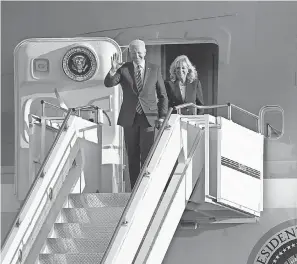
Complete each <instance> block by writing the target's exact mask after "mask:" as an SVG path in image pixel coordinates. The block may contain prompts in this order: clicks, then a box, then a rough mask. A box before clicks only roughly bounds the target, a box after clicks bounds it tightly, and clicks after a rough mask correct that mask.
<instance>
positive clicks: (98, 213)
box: [59, 207, 124, 226]
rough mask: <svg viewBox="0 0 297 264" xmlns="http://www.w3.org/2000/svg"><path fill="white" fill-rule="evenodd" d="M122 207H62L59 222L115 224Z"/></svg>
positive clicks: (122, 209)
mask: <svg viewBox="0 0 297 264" xmlns="http://www.w3.org/2000/svg"><path fill="white" fill-rule="evenodd" d="M123 211H124V207H102V208H63V209H62V210H61V215H60V216H61V217H60V221H59V223H84V224H96V225H102V226H110V225H113V224H117V223H118V222H119V220H120V218H121V215H122V213H123Z"/></svg>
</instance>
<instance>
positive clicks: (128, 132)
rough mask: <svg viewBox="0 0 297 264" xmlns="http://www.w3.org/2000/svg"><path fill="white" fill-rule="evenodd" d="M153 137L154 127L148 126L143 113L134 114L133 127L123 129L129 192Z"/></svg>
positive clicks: (152, 141)
mask: <svg viewBox="0 0 297 264" xmlns="http://www.w3.org/2000/svg"><path fill="white" fill-rule="evenodd" d="M154 135H155V134H154V127H152V126H150V124H149V122H148V121H147V118H146V116H145V114H144V113H142V114H138V113H136V114H135V119H134V122H133V125H132V126H129V127H124V137H125V143H126V150H127V154H128V161H129V173H130V183H131V190H132V189H133V187H134V185H135V183H136V181H137V178H138V176H139V173H140V169H141V167H142V165H143V164H144V162H145V160H146V158H147V156H148V153H149V151H150V149H151V147H152V145H153V143H154Z"/></svg>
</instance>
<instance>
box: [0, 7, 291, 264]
mask: <svg viewBox="0 0 297 264" xmlns="http://www.w3.org/2000/svg"><path fill="white" fill-rule="evenodd" d="M5 4H6V5H7V7H9V4H10V5H12V6H13V4H11V3H9V4H8V3H5ZM27 4H28V3H27ZM40 4H41V3H40ZM51 4H52V8H53V9H56V8H58V6H60V8H62V10H67V12H69V14H70V13H71V16H69V17H67V18H68V19H70V21H73V23H76V19H77V16H73V14H76V12H78V13H79V15H80V16H79V17H84V19H85V21H84V22H81V23H83V25H84V23H86V24H89V23H90V21H92V18H94V17H99V18H98V21H102V20H101V19H103V21H107V20H106V19H107V18H114V17H116V19H112V20H111V21H112V23H111V24H110V25H109V26H108V25H106V26H104V24H102V25H100V26H99V27H98V24H97V25H96V29H95V30H89V31H88V32H85V33H82V34H76V36H74V37H54V36H57V35H59V34H60V33H47V31H46V30H44V31H42V34H40V36H42V37H36V35H35V37H34V38H27V39H25V40H23V41H21V42H19V44H17V45H16V46H15V50H14V107H15V120H14V122H15V142H16V144H15V151H14V153H15V171H16V173H15V178H14V183H13V184H12V186H10V187H11V188H7V191H6V192H5V193H4V194H5V196H4V198H5V201H6V204H7V205H6V206H5V208H8V207H9V206H10V207H12V208H13V210H14V212H13V213H14V215H15V214H16V215H17V217H16V218H15V219H14V220H13V221H12V220H10V221H11V224H12V225H11V226H9V225H8V224H7V225H6V226H7V228H6V229H5V230H3V229H2V232H3V231H4V232H5V233H6V234H7V235H6V237H5V238H4V239H3V240H2V248H1V256H2V263H30V264H31V263H127V264H128V263H139V264H141V263H164V264H167V263H168V264H175V263H176V264H177V263H182V262H186V263H190V264H192V263H193V264H194V263H195V264H197V263H224V264H225V263H226V264H227V263H228V264H241V263H242V264H245V263H246V264H296V263H297V191H296V190H297V179H296V178H297V176H296V175H297V174H296V171H297V166H296V165H297V152H296V143H297V137H296V131H297V123H296V118H295V113H296V112H297V106H296V104H295V100H294V99H295V98H296V95H297V89H296V88H297V81H296V78H297V77H296V76H297V75H296V72H297V60H296V55H297V38H296V25H297V20H296V17H297V4H296V3H293V2H292V3H289V2H279V3H277V2H275V3H273V2H250V3H247V2H221V3H218V2H210V3H206V2H186V3H183V2H170V3H169V2H161V3H157V2H143V3H136V2H135V3H133V2H123V3H120V2H117V3H116V4H117V7H116V10H115V6H114V4H115V3H100V2H98V3H92V4H91V3H88V4H86V3H79V2H78V3H72V4H71V5H73V6H69V5H67V6H63V3H51ZM47 5H49V6H50V4H49V3H47V4H45V6H47ZM49 6H48V7H49ZM3 7H4V8H5V5H4V6H3ZM14 7H15V6H14ZM28 7H31V8H28V10H24V13H22V15H21V16H24V17H25V16H26V15H27V17H28V14H30V15H32V16H34V15H33V14H35V13H36V14H37V13H38V12H36V11H38V10H39V9H38V8H40V6H39V7H34V5H33V4H29V5H28ZM95 7H98V8H95ZM19 8H20V7H19ZM63 8H64V9H63ZM29 9H30V11H29ZM7 10H9V9H7ZM60 10H61V9H60ZM69 10H70V11H73V12H70V11H69ZM86 10H87V11H88V12H90V14H89V15H88V14H87V13H84V12H86ZM137 10H138V11H140V10H141V11H142V10H145V11H146V13H145V16H144V17H143V22H140V20H139V21H138V22H135V21H137V19H136V18H137V17H138V16H139V15H141V14H142V13H140V12H139V13H138V12H135V11H137ZM93 12H94V13H93ZM115 12H123V13H125V14H127V15H125V16H122V15H121V16H120V17H119V16H115ZM78 13H77V14H78ZM165 14H166V16H165ZM172 14H174V16H172ZM12 17H13V16H12ZM166 17H168V19H166ZM169 17H172V18H171V19H169ZM72 19H73V20H72ZM276 19H277V20H276ZM55 20H56V22H58V21H65V17H62V16H61V17H60V15H57V17H56V18H55ZM64 24H65V23H63V26H64V27H65V28H69V29H68V30H69V32H72V27H73V25H72V24H71V23H69V25H64ZM82 27H83V26H82ZM50 29H51V30H52V31H51V30H49V31H48V32H55V31H56V32H59V29H58V28H55V27H52V28H50ZM42 30H43V27H42ZM75 30H76V32H77V29H75ZM50 35H51V36H53V37H48V36H50ZM68 35H70V34H68ZM44 36H47V37H46V38H45V37H44ZM138 38H139V39H142V40H144V41H145V43H146V48H147V55H146V59H147V60H148V61H150V62H152V63H155V64H157V65H160V67H161V70H162V76H163V78H164V79H168V77H169V76H168V74H169V66H170V64H171V63H172V61H173V60H174V58H175V57H177V56H178V55H182V54H185V55H187V56H188V57H189V58H190V60H191V62H192V63H193V64H194V65H195V66H196V68H197V71H198V74H199V79H200V81H201V83H202V87H203V93H204V98H205V113H204V115H197V116H182V115H180V114H171V113H170V112H169V113H168V115H167V119H166V122H165V124H164V125H163V127H162V128H161V129H160V131H159V133H157V135H156V143H155V144H154V146H153V148H152V150H151V152H150V158H149V159H147V162H146V164H145V166H143V170H142V172H141V174H140V177H139V180H138V182H137V186H136V188H134V190H133V191H132V192H131V189H130V186H129V172H128V169H127V157H126V154H125V145H124V140H123V132H122V130H121V128H120V127H119V126H117V125H116V121H117V116H118V113H119V109H120V106H121V101H122V93H121V87H120V86H116V87H113V88H106V87H105V86H104V84H103V80H104V77H105V75H106V74H107V72H108V71H109V69H110V57H111V56H112V54H113V53H115V52H116V53H118V54H120V57H121V60H122V61H123V62H125V61H129V60H130V58H129V52H128V44H129V42H130V41H132V40H133V39H138ZM2 89H3V88H2ZM187 106H188V105H187ZM182 107H185V105H181V106H179V108H178V109H180V108H182ZM191 107H197V106H195V105H191ZM167 122H168V124H169V125H170V127H169V128H168V127H167V128H166V124H167ZM176 160H178V166H177V168H176V170H175V171H173V176H172V177H171V178H170V177H169V176H170V174H171V173H172V170H173V167H174V163H175V161H176ZM168 180H169V186H168V188H167V189H166V191H164V188H165V185H166V183H167V181H168ZM2 199H3V196H2ZM5 208H3V207H2V211H1V212H2V213H5ZM10 210H11V209H10ZM9 212H11V211H9ZM3 215H4V214H3ZM3 219H4V218H3Z"/></svg>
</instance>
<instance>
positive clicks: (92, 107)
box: [40, 100, 111, 126]
mask: <svg viewBox="0 0 297 264" xmlns="http://www.w3.org/2000/svg"><path fill="white" fill-rule="evenodd" d="M40 102H41V105H42V116H44V115H45V111H44V110H45V109H44V105H49V106H51V107H53V108H56V109H58V110H61V111H63V112H67V111H68V110H67V109H65V108H63V107H60V106H57V105H54V104H52V103H49V102H47V101H45V100H41V101H40ZM64 104H65V103H64ZM91 110H94V111H96V114H97V116H96V117H97V118H96V123H97V122H98V111H102V113H103V114H104V115H105V117H106V118H107V120H108V124H109V126H111V120H110V118H109V116H108V114H107V113H106V111H105V110H104V109H102V108H100V107H98V106H95V105H83V106H78V107H76V108H73V112H74V113H75V112H77V111H78V112H80V111H91Z"/></svg>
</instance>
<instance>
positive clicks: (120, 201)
mask: <svg viewBox="0 0 297 264" xmlns="http://www.w3.org/2000/svg"><path fill="white" fill-rule="evenodd" d="M129 197H130V193H73V194H69V196H68V200H69V207H71V208H88V207H125V206H126V204H127V202H128V200H129Z"/></svg>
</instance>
